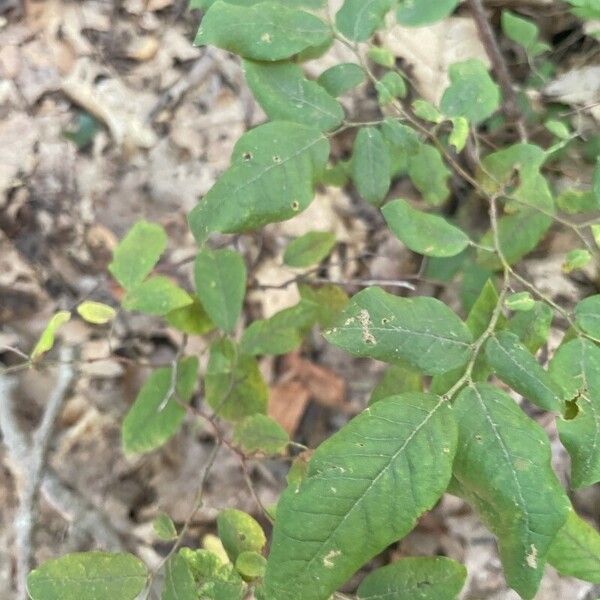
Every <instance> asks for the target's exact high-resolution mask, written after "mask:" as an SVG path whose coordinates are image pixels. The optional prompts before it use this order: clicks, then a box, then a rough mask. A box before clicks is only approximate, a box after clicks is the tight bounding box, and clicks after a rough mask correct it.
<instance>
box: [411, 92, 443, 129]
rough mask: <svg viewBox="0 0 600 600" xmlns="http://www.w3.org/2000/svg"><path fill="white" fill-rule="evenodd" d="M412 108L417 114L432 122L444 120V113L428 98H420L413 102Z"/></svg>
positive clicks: (420, 117)
mask: <svg viewBox="0 0 600 600" xmlns="http://www.w3.org/2000/svg"><path fill="white" fill-rule="evenodd" d="M412 109H413V111H414V113H415V116H417V117H419V119H423V120H424V121H429V122H430V123H441V122H442V121H443V120H444V115H443V114H442V113H441V112H440V111H439V110H438V109H437V108H436V107H435V106H434V105H433V104H431V102H427V100H423V99H421V98H419V99H418V100H415V101H414V102H413V103H412Z"/></svg>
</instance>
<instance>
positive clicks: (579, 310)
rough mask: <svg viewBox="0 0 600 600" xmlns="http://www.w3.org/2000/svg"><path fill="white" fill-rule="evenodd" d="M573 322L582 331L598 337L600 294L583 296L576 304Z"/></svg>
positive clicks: (599, 336)
mask: <svg viewBox="0 0 600 600" xmlns="http://www.w3.org/2000/svg"><path fill="white" fill-rule="evenodd" d="M575 322H576V323H577V325H579V327H581V329H583V331H585V332H586V333H588V334H589V335H591V336H593V337H595V338H598V339H600V294H596V295H595V296H590V297H589V298H585V299H584V300H582V301H581V302H579V304H577V306H576V307H575Z"/></svg>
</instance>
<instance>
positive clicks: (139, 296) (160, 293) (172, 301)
mask: <svg viewBox="0 0 600 600" xmlns="http://www.w3.org/2000/svg"><path fill="white" fill-rule="evenodd" d="M192 302H193V299H192V297H191V296H190V295H189V294H188V293H187V292H186V291H185V290H182V289H181V288H180V287H179V286H178V285H177V284H176V283H173V282H172V281H171V280H170V279H169V278H168V277H165V276H164V275H155V276H154V277H150V278H149V279H146V281H144V282H142V283H140V284H139V285H138V286H137V287H135V288H133V289H131V290H129V291H128V292H127V294H125V297H124V298H123V301H122V304H123V308H125V309H126V310H139V311H140V312H144V313H147V314H149V315H158V316H163V315H166V314H167V313H170V312H172V311H174V310H177V309H178V308H183V307H184V306H188V305H189V304H192Z"/></svg>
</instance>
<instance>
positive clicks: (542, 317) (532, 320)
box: [507, 302, 554, 354]
mask: <svg viewBox="0 0 600 600" xmlns="http://www.w3.org/2000/svg"><path fill="white" fill-rule="evenodd" d="M553 317H554V314H553V313H552V309H551V308H550V307H549V306H548V305H547V304H544V303H543V302H536V303H535V305H534V307H533V309H532V310H530V311H527V312H522V313H517V314H516V315H514V316H513V317H512V318H511V319H510V320H509V322H508V326H507V329H508V330H509V331H512V332H513V333H515V334H517V336H518V337H519V339H520V340H521V342H523V345H524V346H525V348H527V350H529V352H531V353H532V354H534V353H535V352H537V351H538V350H539V349H540V348H541V347H542V346H543V345H544V344H545V343H546V341H547V339H548V336H549V335H550V326H551V325H552V319H553Z"/></svg>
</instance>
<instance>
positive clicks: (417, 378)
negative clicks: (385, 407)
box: [369, 364, 423, 404]
mask: <svg viewBox="0 0 600 600" xmlns="http://www.w3.org/2000/svg"><path fill="white" fill-rule="evenodd" d="M422 391H423V377H422V376H421V373H419V372H418V371H417V370H415V369H413V368H411V367H409V366H407V365H404V364H396V365H391V366H389V367H388V368H387V369H386V371H385V373H384V374H383V377H382V378H381V379H380V380H379V383H378V384H377V385H376V386H375V388H374V389H373V391H372V392H371V397H370V398H369V404H373V403H374V402H379V400H384V399H385V398H389V397H390V396H397V395H398V394H403V393H404V392H422Z"/></svg>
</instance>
